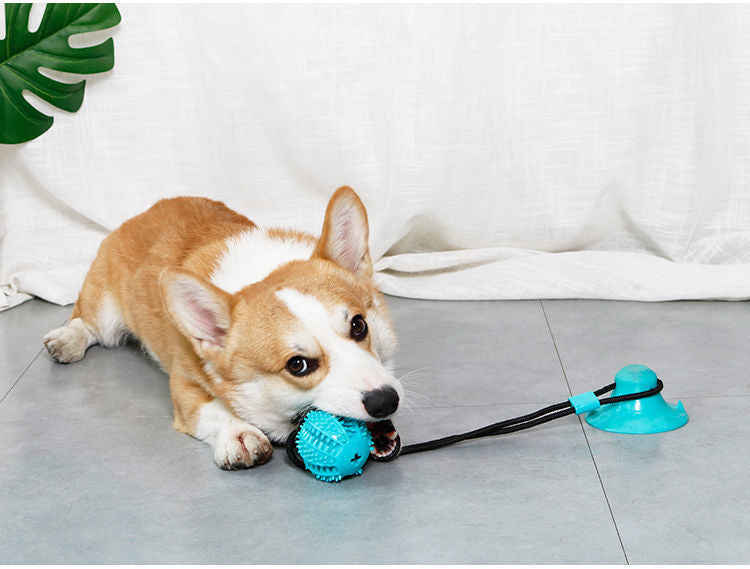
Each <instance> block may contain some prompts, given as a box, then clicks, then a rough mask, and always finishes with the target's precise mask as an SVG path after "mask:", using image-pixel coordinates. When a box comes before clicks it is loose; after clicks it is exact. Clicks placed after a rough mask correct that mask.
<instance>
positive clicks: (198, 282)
mask: <svg viewBox="0 0 750 569" xmlns="http://www.w3.org/2000/svg"><path fill="white" fill-rule="evenodd" d="M159 287H160V289H161V296H162V299H163V301H164V305H165V307H166V308H167V311H168V312H169V315H170V316H171V317H172V321H173V322H174V324H175V326H177V328H178V329H179V330H180V332H182V333H183V334H184V335H185V337H187V339H188V340H190V343H191V344H192V345H193V348H194V349H195V351H196V353H197V354H198V355H199V356H201V357H205V356H207V355H209V353H211V352H215V351H216V350H220V349H221V348H223V347H224V342H225V340H226V336H227V332H228V331H229V325H230V323H231V313H230V310H231V298H232V297H231V296H230V294H229V293H228V292H225V291H223V290H221V289H220V288H218V287H216V286H214V285H213V284H211V283H210V282H208V281H207V280H205V279H203V278H201V277H199V276H198V275H196V274H194V273H191V272H190V271H186V270H184V269H179V268H176V267H170V268H166V269H164V270H163V271H162V272H161V275H159Z"/></svg>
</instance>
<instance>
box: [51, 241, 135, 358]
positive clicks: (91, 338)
mask: <svg viewBox="0 0 750 569" xmlns="http://www.w3.org/2000/svg"><path fill="white" fill-rule="evenodd" d="M102 265H103V260H102V254H101V252H100V254H99V256H97V258H96V259H95V260H94V263H93V264H92V265H91V270H89V273H88V275H86V280H85V281H84V283H83V287H82V288H81V294H80V295H79V296H78V300H77V301H76V304H75V306H74V307H73V313H72V314H71V316H70V321H69V322H68V323H67V324H66V325H65V326H62V327H60V328H55V329H54V330H51V331H50V332H48V333H47V335H46V336H44V346H45V347H46V348H47V351H48V352H49V354H50V355H51V356H52V357H53V358H55V359H56V360H57V361H58V362H60V363H65V364H67V363H72V362H77V361H78V360H80V359H82V358H83V356H84V355H85V354H86V350H87V349H88V348H89V347H90V346H93V345H94V344H101V345H103V346H106V347H111V346H116V345H118V344H119V343H120V341H121V340H122V339H123V338H124V337H125V336H127V333H128V331H127V328H126V327H125V323H124V322H123V319H122V311H121V310H120V307H119V305H118V304H117V302H116V301H115V299H114V297H113V296H112V294H110V293H109V292H108V286H107V285H108V282H107V280H108V279H107V275H106V273H105V272H104V271H103V270H102V269H103V268H104V267H103V266H102Z"/></svg>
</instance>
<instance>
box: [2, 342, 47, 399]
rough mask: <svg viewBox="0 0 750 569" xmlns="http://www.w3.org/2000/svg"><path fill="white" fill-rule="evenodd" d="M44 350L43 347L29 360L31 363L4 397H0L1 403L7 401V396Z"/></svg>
mask: <svg viewBox="0 0 750 569" xmlns="http://www.w3.org/2000/svg"><path fill="white" fill-rule="evenodd" d="M43 351H44V348H42V349H41V350H39V351H38V352H37V354H36V355H35V356H34V358H33V359H32V360H31V361H30V362H29V365H27V366H26V367H25V368H24V370H23V371H22V372H21V375H19V376H18V379H17V380H16V381H14V382H13V385H11V386H10V389H8V391H6V392H5V395H3V396H2V397H0V405H1V404H2V403H3V401H5V398H6V397H8V395H10V392H11V391H13V388H14V387H15V386H16V385H18V383H19V382H20V381H21V379H22V378H23V376H24V375H26V372H27V371H29V368H30V367H31V366H32V365H33V364H34V362H35V361H36V360H37V358H38V357H39V356H40V355H41V353H42V352H43Z"/></svg>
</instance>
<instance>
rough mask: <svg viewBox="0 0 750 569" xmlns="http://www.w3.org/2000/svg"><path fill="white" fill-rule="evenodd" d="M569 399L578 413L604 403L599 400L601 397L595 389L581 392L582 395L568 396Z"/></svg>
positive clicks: (596, 407)
mask: <svg viewBox="0 0 750 569" xmlns="http://www.w3.org/2000/svg"><path fill="white" fill-rule="evenodd" d="M568 401H570V405H571V406H572V407H573V409H575V411H576V415H580V414H581V413H588V412H589V411H593V410H594V409H598V408H599V407H601V405H602V404H601V403H600V402H599V398H598V397H597V396H596V394H595V393H594V392H593V391H587V392H586V393H581V394H580V395H574V396H573V397H568Z"/></svg>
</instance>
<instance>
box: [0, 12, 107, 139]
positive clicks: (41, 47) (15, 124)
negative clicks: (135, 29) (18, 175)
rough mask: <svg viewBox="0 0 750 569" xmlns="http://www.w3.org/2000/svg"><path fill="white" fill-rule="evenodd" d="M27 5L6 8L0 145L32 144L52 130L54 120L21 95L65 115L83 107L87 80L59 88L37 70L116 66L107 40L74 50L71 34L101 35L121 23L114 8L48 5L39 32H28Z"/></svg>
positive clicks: (0, 48)
mask: <svg viewBox="0 0 750 569" xmlns="http://www.w3.org/2000/svg"><path fill="white" fill-rule="evenodd" d="M30 11H31V4H5V30H6V31H5V38H4V39H2V40H0V143H3V144H15V143H19V142H26V141H28V140H32V139H34V138H36V137H37V136H39V135H41V134H43V133H44V132H46V131H47V129H49V127H51V126H52V122H53V119H52V117H49V116H47V115H45V114H43V113H41V112H39V111H38V110H36V109H35V108H34V107H33V106H31V105H30V104H29V103H28V102H26V100H25V99H24V98H23V96H22V95H21V92H22V91H24V90H26V91H29V92H31V93H34V94H35V95H37V96H38V97H40V98H41V99H44V100H45V101H47V102H48V103H50V104H52V105H54V106H56V107H57V108H59V109H63V110H65V111H70V112H75V111H77V110H78V109H79V108H80V107H81V104H82V103H83V91H84V88H85V87H86V81H81V82H80V83H75V84H73V85H71V84H68V83H61V82H59V81H56V80H54V79H50V78H49V77H46V76H45V75H42V74H41V73H39V68H40V67H44V68H47V69H54V70H56V71H65V72H68V73H100V72H102V71H109V70H110V69H112V67H113V66H114V64H115V53H114V42H113V41H112V38H109V39H108V40H107V41H105V42H103V43H100V44H99V45H95V46H92V47H84V48H73V47H70V45H69V43H68V38H70V36H72V35H73V34H80V33H83V32H92V31H96V30H103V29H106V28H111V27H112V26H116V25H117V24H118V23H119V22H120V12H119V11H118V10H117V7H116V6H115V5H114V4H47V7H46V9H45V10H44V16H43V17H42V22H41V24H39V28H38V29H37V30H36V31H34V32H30V31H29V12H30Z"/></svg>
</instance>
